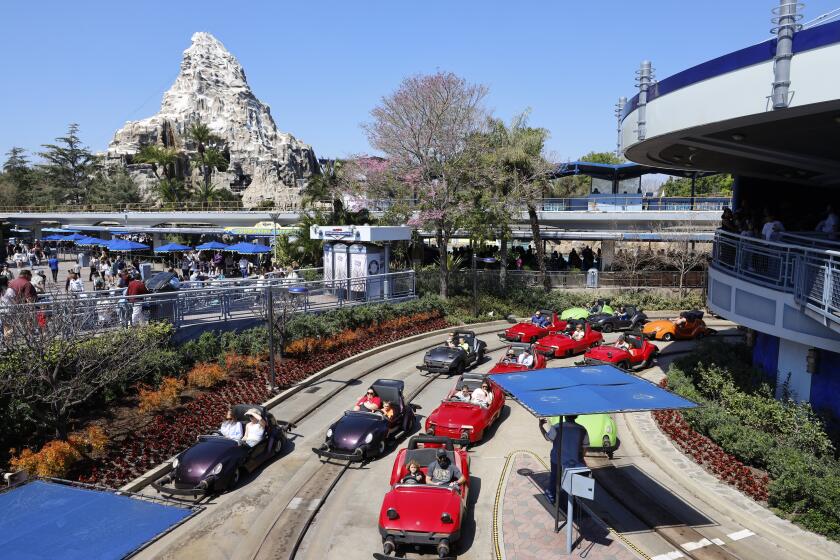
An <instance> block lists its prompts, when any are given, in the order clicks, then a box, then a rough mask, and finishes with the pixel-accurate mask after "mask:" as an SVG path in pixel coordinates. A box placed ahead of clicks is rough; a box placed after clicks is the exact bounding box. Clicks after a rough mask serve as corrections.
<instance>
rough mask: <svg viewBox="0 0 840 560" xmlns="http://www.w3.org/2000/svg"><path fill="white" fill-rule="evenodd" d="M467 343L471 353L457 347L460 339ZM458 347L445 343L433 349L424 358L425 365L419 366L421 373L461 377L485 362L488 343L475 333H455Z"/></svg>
mask: <svg viewBox="0 0 840 560" xmlns="http://www.w3.org/2000/svg"><path fill="white" fill-rule="evenodd" d="M462 338H463V339H464V342H466V343H467V345H468V347H469V351H464V349H463V348H461V347H460V346H457V343H458V341H459V340H460V339H462ZM454 341H455V344H456V346H454V347H453V346H448V345H447V343H443V344H441V345H440V346H437V347H435V348H432V349H431V350H429V351H428V352H426V355H425V356H423V364H422V365H419V366H417V369H419V370H420V371H426V372H429V373H448V374H452V373H454V374H457V375H461V374H462V373H464V370H466V369H468V368H471V367H474V366H476V365H478V364H480V363H481V362H482V361H483V360H484V352H485V351H486V349H487V343H486V342H484V341H483V340H479V339H478V338H477V337H476V336H475V333H474V332H473V331H455V336H454Z"/></svg>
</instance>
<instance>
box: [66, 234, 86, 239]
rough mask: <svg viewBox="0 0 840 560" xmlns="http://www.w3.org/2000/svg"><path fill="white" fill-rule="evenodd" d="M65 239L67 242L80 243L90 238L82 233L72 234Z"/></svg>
mask: <svg viewBox="0 0 840 560" xmlns="http://www.w3.org/2000/svg"><path fill="white" fill-rule="evenodd" d="M64 239H66V240H67V241H79V240H80V239H88V236H87V235H82V234H81V233H71V234H70V235H68V236H67V237H65V238H64Z"/></svg>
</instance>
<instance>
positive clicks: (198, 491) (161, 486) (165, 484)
mask: <svg viewBox="0 0 840 560" xmlns="http://www.w3.org/2000/svg"><path fill="white" fill-rule="evenodd" d="M216 480H217V478H216V477H215V476H213V475H211V476H208V477H207V478H205V479H204V480H202V481H201V482H199V483H198V484H197V485H195V486H194V487H192V488H177V487H176V486H174V484H173V482H172V478H170V477H169V475H167V476H165V477H164V478H162V479H160V480H156V481H154V482H152V484H151V486H152V488H154V489H155V490H156V491H157V492H159V493H161V494H168V495H170V496H192V497H193V498H197V497H199V496H204V495H206V494H209V493H210V491H211V490H212V489H213V485H214V483H215V482H216Z"/></svg>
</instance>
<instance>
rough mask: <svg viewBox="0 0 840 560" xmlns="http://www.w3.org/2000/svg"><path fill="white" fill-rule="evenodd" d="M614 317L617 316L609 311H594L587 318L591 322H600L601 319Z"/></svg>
mask: <svg viewBox="0 0 840 560" xmlns="http://www.w3.org/2000/svg"><path fill="white" fill-rule="evenodd" d="M613 317H615V315H612V314H607V313H592V314H590V315H589V317H587V320H588V321H589V322H590V323H598V322H600V321H603V320H604V319H612V318H613Z"/></svg>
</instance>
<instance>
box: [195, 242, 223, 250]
mask: <svg viewBox="0 0 840 560" xmlns="http://www.w3.org/2000/svg"><path fill="white" fill-rule="evenodd" d="M196 249H198V250H199V251H227V250H228V246H227V245H225V244H224V243H219V242H218V241H208V242H207V243H202V244H201V245H199V246H198V247H196Z"/></svg>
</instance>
